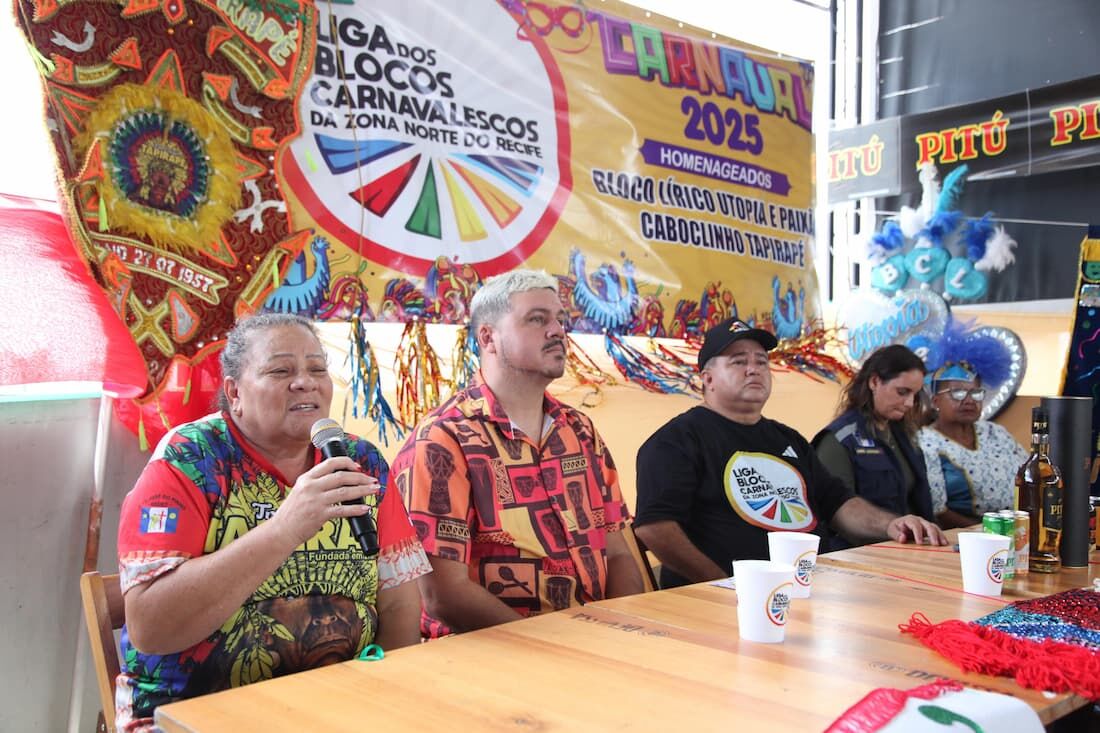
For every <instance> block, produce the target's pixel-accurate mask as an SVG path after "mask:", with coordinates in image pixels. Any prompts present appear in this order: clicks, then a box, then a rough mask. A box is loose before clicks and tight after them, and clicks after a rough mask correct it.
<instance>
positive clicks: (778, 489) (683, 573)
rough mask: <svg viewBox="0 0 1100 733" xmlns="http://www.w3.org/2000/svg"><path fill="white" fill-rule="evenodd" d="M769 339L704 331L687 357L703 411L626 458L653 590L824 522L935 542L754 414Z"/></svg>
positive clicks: (765, 384)
mask: <svg viewBox="0 0 1100 733" xmlns="http://www.w3.org/2000/svg"><path fill="white" fill-rule="evenodd" d="M776 344H777V341H776V338H775V336H773V335H772V334H771V333H769V332H768V331H765V330H763V329H759V328H752V327H750V326H748V325H747V324H745V323H743V322H742V321H739V320H737V319H730V320H727V321H724V322H722V323H720V324H718V325H717V326H715V327H714V328H712V329H710V330H709V331H707V334H706V336H705V338H704V340H703V348H702V349H701V350H700V351H699V370H700V371H701V372H702V379H703V404H702V405H700V406H698V407H693V408H692V409H690V410H688V411H687V412H685V413H683V414H681V415H678V416H677V417H674V418H673V419H672V420H670V421H669V422H668V423H666V424H665V425H664V426H663V427H661V428H659V429H658V430H657V432H655V433H654V434H653V435H652V436H650V438H649V440H647V441H646V442H645V443H644V444H643V445H642V447H641V448H640V449H639V451H638V479H637V480H638V507H637V512H636V516H635V519H634V528H635V532H636V533H637V535H638V537H639V538H640V539H641V540H642V541H643V542H645V544H646V545H647V546H648V548H649V549H650V550H651V551H652V552H653V553H654V554H655V555H656V556H657V558H658V559H659V560H660V561H661V587H662V588H670V587H674V586H677V585H685V584H687V583H697V582H701V581H705V580H717V579H719V578H726V577H729V575H730V571H731V567H732V563H733V561H734V560H749V559H764V560H766V559H767V558H768V532H771V531H779V530H786V531H793V532H812V531H815V530H816V531H818V532H819V533H821V532H824V529H825V527H826V526H829V527H832V529H834V530H835V531H837V532H839V533H840V534H841V535H843V536H844V537H845V538H846V539H848V540H849V541H850V542H852V543H853V544H863V543H866V542H876V541H880V540H886V539H893V540H896V541H898V542H908V541H914V542H923V543H929V544H936V545H944V544H947V540H946V539H945V538H944V536H943V533H942V532H940V530H939V528H938V527H936V525H934V524H932V523H931V522H927V521H925V520H924V519H921V518H920V517H917V516H915V515H911V514H908V515H905V516H901V517H899V516H896V515H894V514H891V513H890V512H887V511H885V510H883V509H880V508H878V507H876V506H874V505H873V504H871V503H869V502H867V501H865V500H863V499H861V498H860V497H858V496H856V495H855V494H853V493H852V492H851V491H849V490H848V489H847V488H845V486H844V484H843V483H842V482H841V481H839V480H838V479H836V478H834V477H833V476H832V475H830V474H829V473H828V471H826V470H825V467H824V466H822V464H821V462H820V461H819V460H818V459H817V455H816V454H815V453H814V450H813V448H812V447H810V445H809V443H807V442H806V440H805V438H803V437H802V436H801V435H799V433H798V431H796V430H794V429H793V428H790V427H788V426H786V425H783V424H782V423H779V422H776V421H775V420H769V419H768V418H766V417H763V416H762V415H761V411H762V410H763V409H764V404H765V403H766V402H767V401H768V397H769V396H770V395H771V388H772V378H771V371H770V369H769V362H768V351H770V350H771V349H773V348H775V346H776Z"/></svg>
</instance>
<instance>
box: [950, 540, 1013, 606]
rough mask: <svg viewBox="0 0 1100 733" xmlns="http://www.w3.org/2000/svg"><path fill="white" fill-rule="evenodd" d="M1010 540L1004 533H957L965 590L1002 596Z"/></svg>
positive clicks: (984, 594) (985, 594)
mask: <svg viewBox="0 0 1100 733" xmlns="http://www.w3.org/2000/svg"><path fill="white" fill-rule="evenodd" d="M1011 542H1012V538H1011V537H1008V536H1007V535H1000V534H989V533H987V532H959V559H960V562H961V563H962V576H963V590H964V591H966V592H967V593H977V594H978V595H982V596H999V595H1001V589H1002V588H1004V579H1005V564H1006V563H1007V562H1008V553H1009V549H1008V546H1009V544H1010V543H1011Z"/></svg>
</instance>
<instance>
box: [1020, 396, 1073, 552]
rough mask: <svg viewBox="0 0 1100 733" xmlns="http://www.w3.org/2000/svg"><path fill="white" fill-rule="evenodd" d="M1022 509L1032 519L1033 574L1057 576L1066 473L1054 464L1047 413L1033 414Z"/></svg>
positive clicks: (1022, 481) (1034, 410)
mask: <svg viewBox="0 0 1100 733" xmlns="http://www.w3.org/2000/svg"><path fill="white" fill-rule="evenodd" d="M1016 494H1017V497H1018V499H1019V502H1020V509H1022V510H1023V511H1026V512H1027V513H1028V517H1029V520H1030V521H1029V524H1030V526H1029V528H1028V541H1029V544H1030V551H1029V553H1028V554H1029V557H1030V566H1031V572H1033V573H1056V572H1058V571H1059V570H1061V567H1062V561H1061V557H1060V555H1059V552H1058V550H1059V545H1060V543H1061V541H1062V472H1061V471H1059V470H1058V467H1057V466H1055V465H1054V463H1052V462H1051V460H1050V436H1049V433H1048V432H1047V412H1046V410H1044V409H1043V408H1042V407H1035V408H1032V410H1031V454H1030V455H1029V456H1028V457H1027V460H1026V461H1024V465H1022V466H1020V470H1019V471H1018V472H1017V473H1016Z"/></svg>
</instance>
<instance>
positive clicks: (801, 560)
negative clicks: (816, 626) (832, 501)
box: [768, 532, 821, 598]
mask: <svg viewBox="0 0 1100 733" xmlns="http://www.w3.org/2000/svg"><path fill="white" fill-rule="evenodd" d="M820 542H821V538H820V537H818V536H817V535H816V534H810V533H809V532H768V557H770V558H771V559H772V562H779V563H783V564H784V565H792V566H794V588H792V590H791V598H809V597H810V586H811V584H812V583H813V579H814V567H816V566H817V547H818V544H819V543H820Z"/></svg>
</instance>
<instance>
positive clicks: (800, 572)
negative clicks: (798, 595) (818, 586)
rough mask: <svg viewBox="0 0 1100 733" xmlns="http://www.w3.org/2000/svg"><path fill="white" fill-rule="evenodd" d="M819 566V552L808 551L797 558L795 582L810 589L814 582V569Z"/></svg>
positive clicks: (795, 562)
mask: <svg viewBox="0 0 1100 733" xmlns="http://www.w3.org/2000/svg"><path fill="white" fill-rule="evenodd" d="M816 565H817V550H807V551H806V552H803V553H802V554H801V555H799V556H798V557H797V558H795V561H794V582H796V583H798V584H799V585H801V586H802V587H804V588H808V587H809V586H810V583H811V582H812V581H813V573H814V567H815V566H816Z"/></svg>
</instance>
